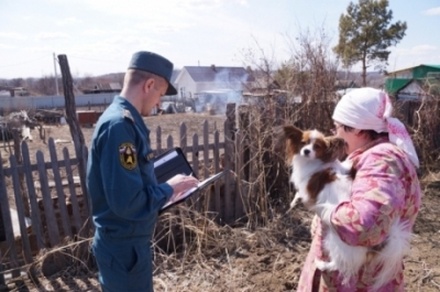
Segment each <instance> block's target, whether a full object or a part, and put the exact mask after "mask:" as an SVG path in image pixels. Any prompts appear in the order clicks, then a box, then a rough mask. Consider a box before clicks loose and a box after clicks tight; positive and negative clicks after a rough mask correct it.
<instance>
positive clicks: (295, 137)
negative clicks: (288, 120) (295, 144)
mask: <svg viewBox="0 0 440 292" xmlns="http://www.w3.org/2000/svg"><path fill="white" fill-rule="evenodd" d="M284 136H285V138H286V139H288V140H292V141H301V140H302V137H303V131H301V130H300V129H298V128H297V127H295V126H292V125H287V126H284Z"/></svg>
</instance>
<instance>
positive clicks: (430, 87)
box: [385, 64, 440, 100]
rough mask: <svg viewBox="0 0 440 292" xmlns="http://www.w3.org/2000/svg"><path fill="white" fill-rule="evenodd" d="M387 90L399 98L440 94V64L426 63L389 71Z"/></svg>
mask: <svg viewBox="0 0 440 292" xmlns="http://www.w3.org/2000/svg"><path fill="white" fill-rule="evenodd" d="M385 90H386V91H387V92H388V94H390V95H391V96H393V97H395V98H396V99H397V100H399V99H400V100H402V99H420V98H423V97H428V96H433V95H437V96H438V95H439V94H440V65H425V64H421V65H419V66H415V67H410V68H406V69H401V70H397V71H394V72H389V73H388V74H387V79H386V80H385Z"/></svg>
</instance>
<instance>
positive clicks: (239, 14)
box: [0, 0, 440, 79]
mask: <svg viewBox="0 0 440 292" xmlns="http://www.w3.org/2000/svg"><path fill="white" fill-rule="evenodd" d="M356 2H357V1H356ZM389 2H390V6H389V8H390V9H391V10H392V11H393V16H394V18H393V21H397V20H401V21H406V22H407V24H408V29H407V34H406V36H405V37H404V39H403V40H402V41H401V42H400V43H399V44H398V45H397V46H396V47H393V48H392V54H391V55H390V58H389V66H388V68H387V69H388V71H393V70H398V69H403V68H407V67H410V66H415V65H419V64H437V65H440V37H439V33H438V27H440V1H439V0H418V1H403V0H390V1H389ZM349 3H350V1H349V0H274V1H269V0H124V1H121V0H0V78H7V79H10V78H27V77H42V76H53V75H54V70H55V69H54V62H53V54H54V53H55V54H56V55H58V54H66V55H67V58H68V61H69V65H70V70H71V73H72V75H73V76H74V77H85V76H96V75H101V74H106V73H115V72H123V71H125V69H126V67H127V65H128V62H129V59H130V57H131V55H132V53H133V52H135V51H138V50H150V51H154V52H156V53H159V54H161V55H163V56H165V57H167V58H169V59H170V60H171V61H172V62H173V63H174V64H175V67H176V68H182V67H183V66H197V65H201V66H209V65H211V64H215V65H217V66H243V65H246V64H248V63H249V60H248V59H247V58H246V57H245V54H244V51H246V50H249V49H251V50H253V51H254V52H255V54H256V55H257V56H261V54H260V49H261V50H262V51H263V52H264V54H265V55H266V56H270V58H271V59H272V57H273V60H274V61H276V62H281V61H283V60H287V59H288V58H289V52H291V44H290V42H289V41H288V40H289V39H295V37H296V36H298V34H299V32H301V31H302V32H304V31H306V30H307V29H309V30H310V31H316V30H317V29H319V28H325V32H326V34H327V35H328V36H329V40H330V43H331V47H333V46H334V45H335V44H336V42H337V40H338V21H339V17H340V15H341V14H342V13H344V12H345V11H346V8H347V6H348V4H349ZM57 70H58V73H59V72H60V71H59V67H57Z"/></svg>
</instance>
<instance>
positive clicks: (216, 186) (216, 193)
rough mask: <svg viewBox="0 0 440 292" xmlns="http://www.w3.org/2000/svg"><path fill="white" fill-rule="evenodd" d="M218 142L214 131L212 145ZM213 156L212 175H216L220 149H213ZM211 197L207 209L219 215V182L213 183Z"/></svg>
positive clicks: (218, 136) (218, 137)
mask: <svg viewBox="0 0 440 292" xmlns="http://www.w3.org/2000/svg"><path fill="white" fill-rule="evenodd" d="M219 140H220V134H219V132H218V131H217V130H216V131H215V132H214V145H218V144H219ZM213 155H214V157H213V161H214V173H218V172H220V148H219V147H214V150H213ZM213 196H214V197H213V198H211V200H212V204H211V207H210V208H209V211H214V212H216V213H219V210H220V208H221V197H220V196H221V193H220V182H215V183H214V194H213ZM216 218H217V219H218V216H216Z"/></svg>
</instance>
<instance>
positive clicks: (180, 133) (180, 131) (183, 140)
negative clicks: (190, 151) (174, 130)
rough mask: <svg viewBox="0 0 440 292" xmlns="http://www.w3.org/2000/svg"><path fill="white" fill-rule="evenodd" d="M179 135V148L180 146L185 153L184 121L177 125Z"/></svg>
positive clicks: (185, 129)
mask: <svg viewBox="0 0 440 292" xmlns="http://www.w3.org/2000/svg"><path fill="white" fill-rule="evenodd" d="M179 136H180V143H179V144H180V148H182V151H183V153H185V155H186V153H187V144H188V143H187V128H186V125H185V123H182V124H180V127H179Z"/></svg>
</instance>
